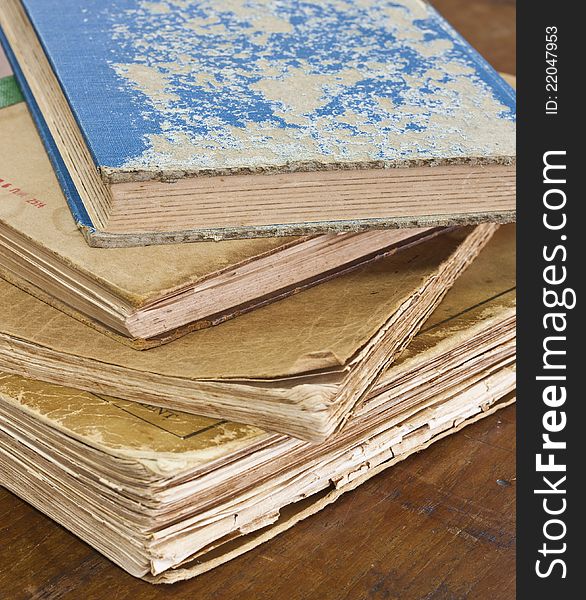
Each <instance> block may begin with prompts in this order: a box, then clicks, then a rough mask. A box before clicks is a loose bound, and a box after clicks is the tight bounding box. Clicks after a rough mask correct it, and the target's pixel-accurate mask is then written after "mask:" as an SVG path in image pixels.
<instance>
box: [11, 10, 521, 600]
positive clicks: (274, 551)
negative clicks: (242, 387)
mask: <svg viewBox="0 0 586 600" xmlns="http://www.w3.org/2000/svg"><path fill="white" fill-rule="evenodd" d="M434 4H435V5H436V6H437V7H438V9H439V10H440V11H441V12H442V13H443V14H444V15H445V16H446V17H447V18H448V20H450V21H451V22H452V23H453V25H454V26H455V27H456V28H457V29H458V30H459V31H460V32H462V33H463V34H464V35H465V36H466V37H467V38H468V40H469V41H470V42H471V43H472V44H473V45H474V46H475V47H476V48H477V49H478V50H479V51H480V52H481V53H482V54H483V55H484V56H485V57H486V58H487V59H488V60H489V61H490V62H491V63H492V64H493V66H494V67H495V68H496V69H498V70H499V71H506V72H509V73H514V72H515V47H514V36H515V30H514V26H515V25H514V20H515V2H514V1H513V0H434ZM514 591H515V408H514V407H509V408H507V409H505V410H504V411H501V412H499V413H497V414H496V415H493V416H492V417H489V418H487V419H485V420H483V421H481V422H479V423H476V424H475V425H473V426H471V427H469V428H466V429H465V430H463V431H462V432H460V433H459V434H457V435H455V436H452V437H449V438H446V439H444V440H442V441H441V442H438V443H437V444H435V445H433V446H432V447H431V448H429V449H428V450H426V451H425V452H422V453H420V454H418V455H415V456H413V457H411V458H409V459H407V460H406V461H405V462H403V463H400V464H398V465H396V466H395V467H393V468H392V469H390V470H389V471H387V472H385V473H383V474H381V475H379V476H377V477H375V478H373V479H371V480H370V481H368V482H367V483H366V484H364V485H363V486H362V487H360V488H359V489H357V490H355V491H353V492H351V493H349V494H346V495H344V496H342V498H341V499H340V500H338V502H336V503H335V504H334V505H332V506H330V507H328V508H326V509H325V510H323V511H322V512H321V513H319V514H317V515H315V516H313V517H311V518H310V519H307V520H306V521H304V522H302V523H300V524H298V525H296V526H295V527H294V528H293V529H292V530H290V531H288V532H285V533H284V534H282V535H281V536H278V537H277V538H276V539H274V540H272V541H270V542H268V543H267V544H264V545H262V546H260V547H259V548H257V549H256V550H253V551H252V552H249V553H248V554H246V555H244V556H241V557H240V558H238V559H236V560H234V561H232V562H230V563H228V564H226V565H224V566H222V567H219V568H218V569H216V570H214V571H211V572H210V573H206V574H204V575H202V576H200V577H198V578H196V579H194V580H191V581H187V582H183V583H179V584H175V585H173V586H163V587H161V586H152V585H150V584H147V583H144V582H142V581H139V580H136V579H134V578H133V577H131V576H130V575H128V574H126V573H125V572H124V571H122V570H121V569H119V568H118V567H116V566H115V565H114V564H112V563H110V562H109V561H108V560H107V559H105V558H103V557H102V556H101V555H100V554H99V553H97V552H96V551H94V550H93V549H92V548H90V547H89V546H87V545H86V544H84V543H83V542H81V541H79V540H78V539H77V538H76V537H74V536H73V535H71V534H70V533H68V532H67V531H65V530H64V529H62V528H61V527H59V526H58V525H56V524H55V523H54V522H53V521H51V520H50V519H48V518H46V517H45V516H43V515H42V514H40V513H39V512H37V511H35V510H34V509H32V508H31V507H29V506H28V505H27V504H25V503H24V502H22V501H20V500H19V499H18V498H16V497H15V496H13V495H12V494H10V493H8V492H7V491H5V490H4V489H3V488H0V599H1V600H19V599H21V598H22V599H25V598H26V599H27V600H28V599H39V600H41V599H42V600H58V599H69V598H71V599H73V600H91V599H94V598H95V599H100V600H101V599H107V600H126V599H128V600H135V599H140V600H143V599H144V600H150V599H159V598H166V599H176V598H181V599H184V598H189V599H194V600H200V599H201V600H208V599H210V600H211V599H214V600H224V599H230V600H231V599H236V598H238V599H239V600H243V599H247V598H251V599H255V600H256V599H258V600H261V599H267V600H268V599H271V600H272V599H279V600H281V599H283V600H301V599H319V600H322V599H323V600H327V599H332V600H341V599H348V600H355V599H362V598H370V599H381V600H383V599H385V600H412V599H413V600H414V599H418V600H448V599H449V600H456V599H458V600H459V599H461V598H470V599H474V600H482V599H485V598H486V599H491V600H492V599H498V600H507V599H509V598H513V597H514Z"/></svg>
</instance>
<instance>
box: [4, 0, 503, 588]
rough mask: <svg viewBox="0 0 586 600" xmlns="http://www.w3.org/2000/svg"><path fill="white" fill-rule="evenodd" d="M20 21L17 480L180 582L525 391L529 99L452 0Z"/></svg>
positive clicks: (13, 182)
mask: <svg viewBox="0 0 586 600" xmlns="http://www.w3.org/2000/svg"><path fill="white" fill-rule="evenodd" d="M57 13H58V14H57ZM0 24H1V27H2V35H3V42H4V46H5V50H6V54H7V56H8V58H9V59H10V63H11V65H12V69H13V71H14V75H12V74H10V73H9V72H8V67H7V64H8V63H6V64H4V66H3V67H2V68H3V69H4V73H2V74H3V75H4V76H3V77H2V78H1V79H0V136H1V143H0V275H1V277H2V279H0V484H2V485H4V486H6V487H7V488H8V489H10V490H12V491H13V492H14V493H16V494H18V495H19V496H21V497H22V498H24V499H25V500H26V501H28V502H30V503H31V504H33V505H34V506H35V507H37V508H39V509H40V510H42V511H43V512H45V513H46V514H47V515H49V516H51V517H52V518H54V519H55V520H56V521H58V522H59V523H61V524H63V525H64V526H65V527H67V528H68V529H69V530H71V531H72V532H73V533H75V534H76V535H78V536H79V537H81V538H82V539H84V540H86V541H87V542H88V543H89V544H91V545H92V546H94V547H95V548H97V549H98V550H100V551H101V552H102V553H104V554H105V555H106V556H107V557H109V558H110V559H112V560H113V561H114V562H116V563H117V564H118V565H120V566H121V567H123V568H124V569H126V570H127V571H128V572H130V573H132V574H133V575H136V576H138V577H143V578H145V579H149V580H150V581H155V582H159V581H162V582H171V581H175V580H178V579H183V578H186V577H191V576H193V575H196V574H198V573H201V572H203V571H205V570H207V569H210V568H212V567H214V566H216V565H218V564H220V563H222V562H224V561H227V560H229V559H230V558H232V557H234V556H236V555H238V554H240V553H242V552H245V551H246V550H248V549H250V548H252V547H254V546H256V545H258V544H260V543H261V542H263V541H264V540H267V539H269V538H271V537H273V536H275V535H276V534H278V533H279V532H281V531H283V530H285V529H287V528H289V527H291V526H292V525H293V524H295V523H296V522H297V521H299V520H300V519H303V518H304V517H306V516H308V515H310V514H313V513H315V512H316V511H318V510H320V509H321V508H322V507H324V506H325V505H327V504H328V503H330V502H333V501H334V500H336V498H338V497H339V496H340V495H341V494H342V493H344V492H346V491H348V490H351V489H352V488H354V487H356V486H358V485H359V484H360V483H362V482H364V481H365V480H367V479H368V478H369V477H372V476H373V475H375V474H376V473H378V472H380V471H381V470H383V469H386V468H387V467H389V466H391V465H393V464H394V463H396V462H397V461H399V460H402V459H404V458H405V457H406V456H408V455H409V454H410V453H412V452H415V451H417V450H420V449H422V448H425V447H426V446H427V445H429V444H431V443H432V442H434V441H436V440H437V439H440V438H441V437H443V436H445V435H448V434H450V433H453V432H455V431H457V430H459V429H460V428H462V427H464V426H465V425H467V424H469V423H471V422H473V421H475V420H477V419H480V418H482V417H484V416H486V415H489V414H491V413H492V412H494V411H496V410H498V409H499V408H501V407H503V406H506V405H507V404H509V403H511V402H513V401H514V390H515V372H514V364H515V273H514V263H515V246H514V231H513V229H512V227H513V225H504V226H502V227H500V228H499V225H498V224H499V223H507V222H511V221H513V220H514V214H515V213H514V188H515V175H514V159H515V141H514V125H515V123H514V119H515V96H514V92H513V90H512V88H511V87H510V86H509V84H508V83H506V82H505V81H504V80H503V79H501V78H500V77H499V76H498V75H497V74H496V73H495V72H494V71H493V70H492V69H491V68H490V67H489V66H488V65H487V64H486V63H485V62H484V61H483V59H481V58H480V57H479V56H478V55H477V54H476V53H475V52H474V51H473V50H472V49H471V48H470V47H469V46H468V45H467V44H466V43H465V42H464V41H463V40H462V39H461V38H460V37H459V36H458V35H457V34H455V32H454V31H453V30H452V29H451V28H450V27H449V26H448V25H447V24H446V23H445V22H444V21H443V20H442V19H441V18H440V17H439V16H438V15H437V13H435V12H434V10H433V9H432V8H431V7H430V6H429V5H427V4H426V3H424V2H421V1H420V0H394V1H393V2H392V3H391V2H380V1H377V0H361V1H360V2H358V1H351V0H348V1H347V2H337V1H334V0H326V1H320V2H307V3H304V4H303V7H301V6H300V5H299V4H298V3H281V2H272V1H270V0H264V1H254V2H253V1H245V0H242V1H240V0H239V1H231V2H223V3H218V2H214V1H213V0H198V1H194V2H185V1H184V0H181V1H180V0H161V1H159V2H152V1H151V2H143V1H141V0H129V1H128V2H125V3H123V4H120V3H117V2H109V1H98V0H92V1H86V2H83V3H82V2H79V0H63V1H62V2H60V3H59V11H56V10H55V7H54V6H52V5H51V3H48V2H46V1H44V0H3V2H2V6H1V7H0ZM17 81H18V84H17ZM21 94H22V95H21ZM23 99H24V100H26V102H25V101H23Z"/></svg>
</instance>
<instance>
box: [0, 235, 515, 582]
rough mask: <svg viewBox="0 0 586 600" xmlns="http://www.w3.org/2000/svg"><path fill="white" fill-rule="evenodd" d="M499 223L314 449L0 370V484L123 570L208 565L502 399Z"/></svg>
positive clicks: (509, 322)
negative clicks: (403, 346) (341, 422)
mask: <svg viewBox="0 0 586 600" xmlns="http://www.w3.org/2000/svg"><path fill="white" fill-rule="evenodd" d="M507 229H509V228H506V230H504V231H503V230H502V229H501V231H500V232H499V234H497V236H495V238H493V241H492V243H491V244H490V245H489V246H488V247H487V248H486V249H485V251H484V252H483V253H482V254H481V255H480V257H479V259H478V261H477V263H476V264H475V265H474V267H473V268H471V269H470V270H468V271H467V273H466V274H465V275H463V276H462V278H460V280H459V281H458V284H457V286H455V287H454V288H453V289H452V290H451V291H450V292H449V293H448V294H447V296H446V298H445V299H444V301H443V302H442V304H440V306H439V307H438V308H437V309H436V311H435V312H434V313H433V315H432V316H431V318H430V319H429V320H428V322H427V323H426V325H425V327H424V328H423V329H422V331H421V332H420V333H419V334H418V335H417V336H416V337H415V338H414V340H413V342H412V343H411V345H410V346H409V348H408V350H407V351H406V352H404V353H403V354H402V355H401V357H400V358H399V359H398V360H397V361H396V362H395V363H394V364H393V365H392V366H390V367H389V368H387V369H386V370H385V372H384V373H383V374H382V375H381V377H380V378H379V380H378V381H377V382H376V384H375V385H374V386H373V388H372V389H371V390H370V392H369V394H368V395H367V397H366V398H365V401H364V402H362V403H361V404H360V405H358V406H357V407H356V410H355V411H354V413H353V415H352V416H351V417H350V418H349V420H348V422H347V424H346V425H345V427H344V428H343V429H342V430H341V432H340V433H339V434H338V435H336V436H334V437H332V438H330V439H328V440H327V441H325V442H322V443H319V444H312V443H308V442H303V441H300V440H296V439H293V438H290V437H287V436H282V435H278V434H273V433H268V432H265V431H263V430H262V429H260V428H258V427H253V426H246V425H238V424H235V423H230V422H227V421H217V420H213V419H209V418H202V417H198V416H195V415H190V414H182V413H177V412H175V411H170V410H165V409H160V408H157V407H154V406H149V405H145V404H137V403H132V402H128V401H125V400H121V399H116V398H113V397H110V396H106V395H104V394H102V393H100V392H99V391H94V392H93V393H92V392H80V391H77V390H73V389H71V388H64V387H60V386H57V385H54V384H48V383H42V382H39V381H33V380H31V379H25V378H23V377H20V376H17V375H9V374H3V375H0V465H1V466H2V469H1V471H0V472H1V473H2V475H1V476H0V477H1V478H0V481H1V483H2V484H3V485H6V486H7V487H8V488H9V489H11V490H13V491H14V492H15V493H17V494H18V495H20V496H21V497H23V498H25V499H26V500H27V501H29V502H31V503H32V504H33V505H35V506H36V507H37V508H39V509H40V510H42V511H43V512H45V513H47V514H48V515H50V516H51V517H52V518H55V519H56V520H57V521H59V522H60V523H62V524H63V525H65V526H66V527H67V528H69V529H70V530H71V531H73V532H74V533H76V534H77V535H78V536H80V537H81V538H82V539H84V540H86V541H88V542H89V543H90V544H92V545H93V546H94V547H96V548H97V549H98V550H100V551H101V552H103V553H104V554H105V555H106V556H108V557H109V558H111V559H112V560H114V561H115V562H116V563H117V564H119V565H120V566H122V567H123V568H125V569H126V570H128V571H129V572H131V573H132V574H134V575H136V576H140V577H145V578H147V579H149V580H150V581H156V582H160V581H163V582H171V581H176V580H179V579H183V578H186V577H192V576H194V575H197V574H199V573H201V572H204V571H206V570H208V569H210V568H213V567H214V566H216V565H218V564H221V563H222V562H225V561H226V560H229V559H230V558H232V557H234V556H237V555H238V554H240V553H242V552H245V551H246V550H247V549H250V548H252V547H254V546H256V545H258V544H259V543H261V542H262V541H264V540H266V539H269V538H271V537H273V536H274V535H276V534H278V533H279V532H281V531H283V530H285V529H287V528H289V527H291V526H292V525H293V524H294V523H296V522H298V521H299V520H300V519H302V518H304V517H306V516H309V515H310V514H313V513H315V512H316V511H318V510H319V509H321V508H323V507H324V506H326V505H327V504H328V503H330V502H333V501H334V500H335V499H336V498H338V497H339V496H340V495H341V494H342V493H345V492H346V491H348V490H350V489H353V488H354V487H356V486H357V485H360V484H361V483H362V482H364V481H365V480H367V479H368V478H369V477H372V476H373V475H374V474H376V473H378V472H380V471H381V470H383V469H385V468H388V467H389V466H391V465H393V464H395V463H396V462H397V461H399V460H402V459H403V458H405V457H406V456H408V455H409V454H410V453H412V452H414V451H417V450H420V449H422V448H424V447H426V446H427V445H429V444H430V443H432V442H433V441H435V440H437V439H440V438H441V437H442V436H444V435H447V434H449V433H452V432H454V431H457V430H458V429H460V428H461V427H463V426H465V425H466V424H468V423H470V422H473V421H474V420H476V419H478V418H482V417H483V416H486V415H487V414H490V413H491V412H493V411H494V410H497V409H498V408H500V407H502V406H504V405H506V404H508V403H510V402H511V401H513V400H514V387H515V374H514V359H515V289H514V279H515V277H514V240H513V237H512V233H513V232H512V231H510V230H509V231H507ZM503 256H508V257H509V258H508V259H507V260H505V261H503V260H502V258H503ZM496 265H499V266H500V268H497V267H496Z"/></svg>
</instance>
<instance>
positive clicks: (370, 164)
mask: <svg viewBox="0 0 586 600" xmlns="http://www.w3.org/2000/svg"><path fill="white" fill-rule="evenodd" d="M0 18H1V19H2V21H1V22H2V27H3V29H4V33H5V35H6V36H7V40H8V43H9V48H8V50H9V51H10V53H11V55H12V51H13V52H14V55H12V56H13V58H14V59H15V62H14V64H15V68H16V70H17V74H18V75H19V76H20V77H21V80H22V83H23V87H24V92H25V95H26V96H27V99H28V101H29V105H30V107H31V110H32V112H33V115H34V116H35V118H36V120H37V124H38V125H39V128H40V129H41V131H42V133H43V138H44V141H45V143H46V144H47V146H48V150H49V155H50V156H51V158H52V160H53V162H54V166H55V168H56V170H57V172H58V174H59V176H60V180H61V183H62V185H63V187H64V190H65V192H66V194H67V196H68V199H69V203H70V206H71V207H72V210H73V213H74V215H75V218H76V220H77V221H78V223H79V225H80V227H81V228H82V231H83V232H84V233H85V234H86V236H87V237H88V238H89V240H90V242H91V243H94V244H100V245H119V244H145V243H163V242H176V241H181V240H186V239H204V238H209V237H214V238H227V237H241V236H265V235H277V234H281V235H283V234H287V233H288V234H290V233H296V234H298V233H300V232H315V231H320V230H321V231H323V230H324V229H329V230H332V229H335V230H348V229H350V230H359V229H363V228H365V227H382V226H395V227H396V226H409V225H411V226H413V225H422V226H430V225H438V224H439V225H445V224H449V223H453V222H473V221H476V222H477V221H478V220H493V221H494V220H500V221H502V220H507V219H508V220H510V219H512V218H513V216H514V174H513V169H512V163H513V162H514V157H515V137H514V129H515V95H514V92H513V90H512V89H511V88H510V86H509V85H508V84H507V83H505V82H504V81H503V80H502V79H501V78H500V77H499V76H498V74H497V73H495V72H494V70H493V69H492V68H491V67H490V66H489V65H488V64H487V63H486V61H484V60H483V59H482V58H481V57H480V56H479V55H478V54H477V53H476V52H475V51H474V50H473V49H472V48H471V47H470V46H469V45H468V44H467V43H466V42H465V41H464V40H463V39H462V38H461V37H460V36H459V35H458V34H457V33H456V32H455V31H454V30H453V29H452V28H451V27H450V26H449V25H448V24H447V23H446V22H445V21H444V20H443V19H442V18H441V16H440V15H438V13H437V12H436V11H435V10H434V9H433V8H432V7H431V6H430V5H429V4H427V3H426V2H423V1H422V0H398V1H397V0H395V1H393V2H390V1H387V0H383V1H380V0H345V1H341V0H326V1H320V2H305V3H303V4H302V5H300V4H298V3H286V2H285V3H282V2H274V1H272V0H237V1H230V2H222V3H217V2H213V1H212V0H197V1H183V0H160V1H155V2H153V1H148V2H147V1H146V0H127V1H125V2H124V3H122V4H120V3H118V2H103V1H101V0H88V1H86V2H84V3H81V4H80V3H79V2H78V1H77V0H64V1H63V2H61V3H60V10H59V11H58V14H56V12H55V10H54V6H53V5H52V4H51V3H47V2H44V1H43V0H5V2H3V4H2V7H1V8H0ZM64 31H67V35H63V32H64ZM10 48H11V50H10ZM80 48H83V51H80ZM19 64H20V67H19V66H18V65H19ZM21 68H22V69H23V72H21ZM472 188H475V189H476V191H477V192H478V193H476V194H468V195H467V196H466V194H465V191H466V189H467V190H468V192H470V190H471V189H472ZM414 192H416V193H414ZM324 194H326V195H327V198H328V202H327V203H324V202H323V198H324ZM446 196H450V198H449V199H448V198H446Z"/></svg>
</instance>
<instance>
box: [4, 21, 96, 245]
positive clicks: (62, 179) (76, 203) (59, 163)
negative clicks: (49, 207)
mask: <svg viewBox="0 0 586 600" xmlns="http://www.w3.org/2000/svg"><path fill="white" fill-rule="evenodd" d="M0 44H2V47H3V48H4V52H5V54H6V58H8V61H9V62H10V65H11V66H12V70H13V72H14V77H15V79H16V81H17V82H18V86H19V87H20V91H21V93H22V96H23V97H24V99H25V101H26V103H27V105H28V109H29V112H30V114H31V116H32V118H33V121H34V122H35V125H36V127H37V130H38V132H39V136H40V137H41V140H42V141H43V145H44V146H45V150H46V152H47V155H48V156H49V160H50V161H51V164H52V165H53V170H54V172H55V175H56V177H57V179H58V180H59V183H60V185H61V189H62V190H63V193H64V195H65V199H66V200H67V204H68V205H69V209H70V210H71V214H72V215H73V218H74V220H75V222H76V224H77V226H78V227H79V228H80V229H81V231H82V233H83V234H84V236H86V238H87V237H88V236H91V235H92V234H93V233H94V232H95V227H94V225H93V223H92V220H91V219H90V216H89V215H88V213H87V211H86V209H85V207H84V205H83V202H82V200H81V198H80V196H79V194H78V192H77V190H76V188H75V185H74V183H73V181H72V179H71V177H70V176H69V172H68V171H67V168H66V167H65V164H64V163H63V159H62V158H61V155H60V154H59V150H58V149H57V145H56V144H55V140H54V139H53V136H52V135H51V133H50V131H49V128H48V127H47V124H46V122H45V119H44V117H43V115H42V113H41V111H40V109H39V107H38V105H37V102H36V100H35V98H34V96H33V94H32V92H31V90H30V88H29V86H28V84H27V82H26V79H25V77H24V74H23V72H22V70H21V69H20V66H19V64H18V61H17V60H16V57H15V56H14V53H13V52H12V48H10V45H9V43H8V40H7V39H6V36H5V35H4V32H3V31H2V30H1V29H0ZM1 107H2V106H1V105H0V108H1Z"/></svg>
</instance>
